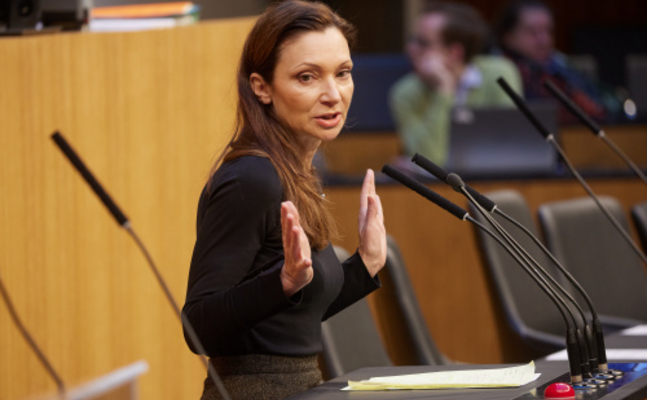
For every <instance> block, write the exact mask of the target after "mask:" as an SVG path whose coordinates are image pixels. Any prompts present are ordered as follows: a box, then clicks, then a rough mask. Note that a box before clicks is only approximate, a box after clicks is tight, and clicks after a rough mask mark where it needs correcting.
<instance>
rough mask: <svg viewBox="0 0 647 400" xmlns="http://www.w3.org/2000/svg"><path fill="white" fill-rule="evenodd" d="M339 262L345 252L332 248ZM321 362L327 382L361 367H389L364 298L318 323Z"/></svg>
mask: <svg viewBox="0 0 647 400" xmlns="http://www.w3.org/2000/svg"><path fill="white" fill-rule="evenodd" d="M335 253H336V254H337V257H338V258H339V259H340V260H345V259H346V258H348V252H346V251H345V250H343V249H342V248H339V247H335ZM321 340H322V345H323V363H324V367H325V374H326V375H327V377H328V378H329V379H332V378H335V377H337V376H340V375H343V374H345V373H348V372H351V371H353V370H356V369H358V368H364V367H384V366H389V365H391V360H390V359H389V356H388V355H387V353H386V350H385V348H384V345H383V343H382V339H381V337H380V333H379V332H378V329H377V326H376V324H375V320H374V319H373V316H372V314H371V309H370V308H369V306H368V303H367V301H366V299H361V300H359V301H357V302H356V303H354V304H353V305H351V306H350V307H347V308H346V309H344V310H343V311H341V312H339V313H337V314H336V315H334V316H333V317H331V318H329V319H328V320H326V321H324V322H322V324H321Z"/></svg>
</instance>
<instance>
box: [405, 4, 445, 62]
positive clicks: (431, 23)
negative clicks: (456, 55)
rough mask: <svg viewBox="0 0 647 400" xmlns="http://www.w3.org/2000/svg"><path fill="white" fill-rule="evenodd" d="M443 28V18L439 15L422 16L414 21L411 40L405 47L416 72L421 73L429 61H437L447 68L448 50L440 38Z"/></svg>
mask: <svg viewBox="0 0 647 400" xmlns="http://www.w3.org/2000/svg"><path fill="white" fill-rule="evenodd" d="M444 26H445V17H444V16H443V15H441V14H428V15H424V16H422V17H420V18H418V20H417V21H416V26H415V28H414V34H413V38H412V39H411V41H410V42H409V44H408V46H407V52H408V54H409V58H410V59H411V63H412V64H413V68H414V69H415V70H416V72H418V73H421V70H423V64H425V62H426V61H427V60H429V59H437V60H439V61H441V62H442V63H444V64H445V66H446V67H449V65H448V64H449V57H448V52H449V49H448V47H447V45H446V44H445V41H444V40H443V37H442V32H443V28H444Z"/></svg>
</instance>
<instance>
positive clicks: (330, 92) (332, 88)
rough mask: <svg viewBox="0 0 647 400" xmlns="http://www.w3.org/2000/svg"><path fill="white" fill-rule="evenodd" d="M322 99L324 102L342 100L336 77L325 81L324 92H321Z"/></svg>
mask: <svg viewBox="0 0 647 400" xmlns="http://www.w3.org/2000/svg"><path fill="white" fill-rule="evenodd" d="M321 100H322V101H323V102H333V103H336V102H338V101H341V94H340V93H339V88H338V87H337V82H335V80H334V79H332V78H331V79H327V80H326V81H325V83H324V87H323V92H322V94H321Z"/></svg>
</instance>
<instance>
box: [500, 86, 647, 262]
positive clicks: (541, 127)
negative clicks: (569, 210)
mask: <svg viewBox="0 0 647 400" xmlns="http://www.w3.org/2000/svg"><path fill="white" fill-rule="evenodd" d="M497 83H498V84H499V85H500V86H501V87H502V88H503V90H504V91H505V92H506V93H507V94H508V96H510V98H511V99H512V101H513V102H514V103H515V104H516V105H517V107H518V108H519V110H520V111H521V112H522V113H523V114H524V115H525V116H526V117H527V118H528V120H529V121H530V122H531V123H532V124H533V125H534V126H535V127H536V128H537V130H538V131H539V132H540V133H541V134H542V135H543V136H544V138H546V141H548V142H549V143H550V144H551V145H553V147H554V148H555V150H557V152H558V153H559V155H560V156H561V157H562V159H563V160H564V163H565V164H566V166H567V168H568V170H569V171H570V172H571V174H573V176H574V177H575V178H576V179H577V180H578V182H579V183H580V184H581V185H582V187H583V188H584V190H586V192H587V193H588V194H589V196H591V198H592V199H593V201H594V202H595V204H596V205H597V206H598V208H599V209H600V210H601V211H602V212H603V213H604V215H605V216H606V217H607V218H608V219H609V221H610V222H611V223H612V224H613V226H614V227H615V228H616V230H617V231H618V232H619V233H620V235H622V237H623V238H624V239H625V240H626V241H627V243H629V245H630V246H631V248H632V249H633V250H634V252H636V254H637V255H638V257H639V258H640V259H641V260H642V262H643V263H645V264H647V256H645V254H644V253H643V252H642V251H641V250H640V249H639V248H638V246H637V245H636V244H635V243H634V241H633V240H632V239H631V236H629V233H627V231H625V229H624V228H623V227H622V225H620V223H619V222H618V220H617V219H616V218H615V217H614V216H613V215H611V213H610V212H609V210H607V208H606V207H604V205H603V204H602V203H601V202H600V200H599V199H598V197H597V196H596V195H595V193H594V192H593V190H592V189H591V188H590V187H589V185H588V184H587V183H586V181H584V178H582V176H580V174H579V173H578V172H577V170H576V169H575V167H573V165H572V164H571V162H570V161H569V159H568V157H567V156H566V154H565V153H564V150H562V148H561V146H560V145H559V144H558V143H557V141H556V140H555V136H554V135H553V134H552V133H550V132H548V130H547V129H546V128H545V127H544V125H543V124H542V123H541V122H539V120H538V119H537V118H536V117H535V115H534V114H533V113H532V112H531V111H530V109H528V107H527V106H526V103H525V102H524V101H523V99H522V98H521V97H519V95H518V94H517V93H515V91H514V90H513V89H512V88H511V87H510V85H508V83H507V82H506V81H505V79H503V78H499V79H497Z"/></svg>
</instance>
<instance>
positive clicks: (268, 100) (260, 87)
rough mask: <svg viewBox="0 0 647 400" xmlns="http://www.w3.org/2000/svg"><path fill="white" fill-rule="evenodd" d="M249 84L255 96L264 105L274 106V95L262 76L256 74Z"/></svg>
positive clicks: (250, 77) (251, 77) (251, 76)
mask: <svg viewBox="0 0 647 400" xmlns="http://www.w3.org/2000/svg"><path fill="white" fill-rule="evenodd" d="M249 84H250V85H251V86H252V90H253V91H254V94H255V95H256V97H257V98H258V100H259V101H260V102H261V103H263V104H272V93H271V91H270V85H268V84H267V82H265V79H263V77H262V76H260V75H259V74H257V73H256V72H254V73H253V74H251V75H250V76H249Z"/></svg>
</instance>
